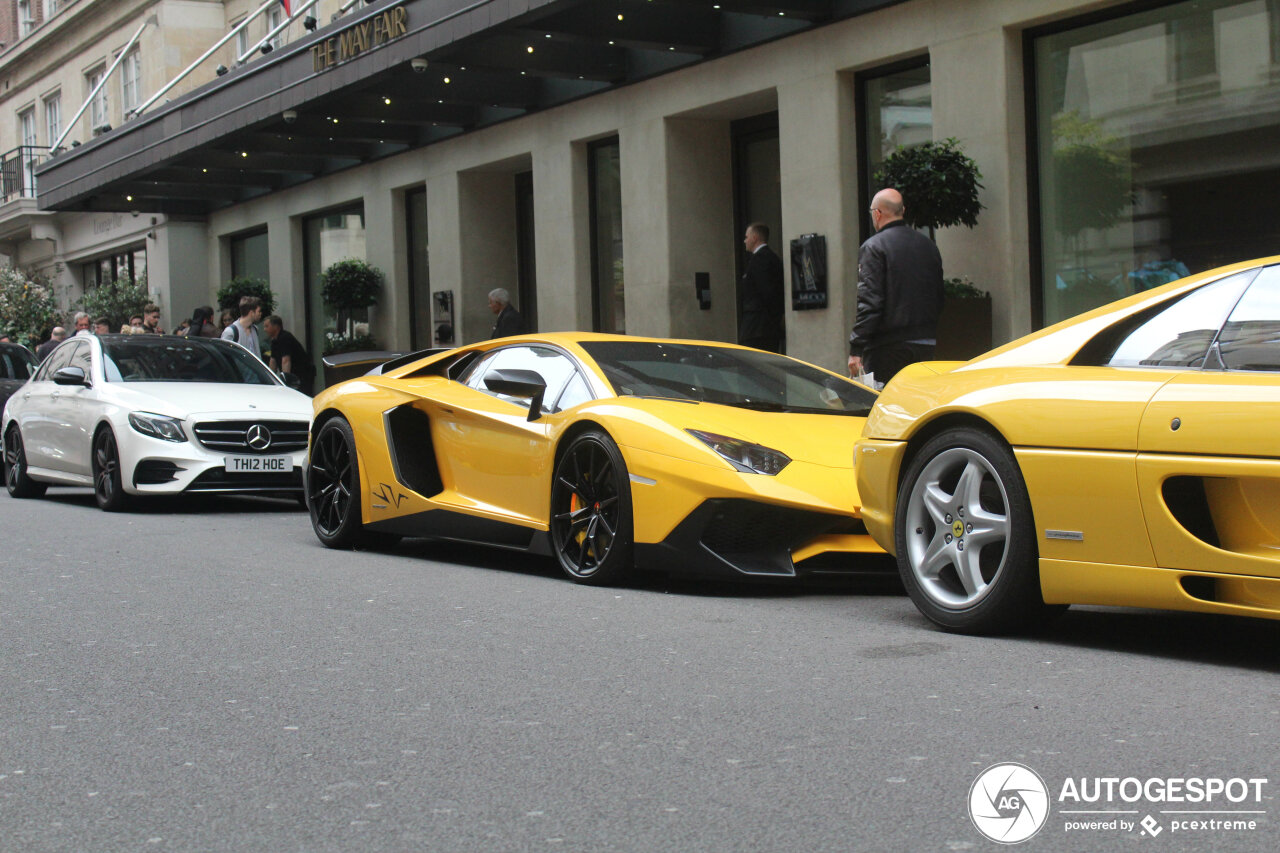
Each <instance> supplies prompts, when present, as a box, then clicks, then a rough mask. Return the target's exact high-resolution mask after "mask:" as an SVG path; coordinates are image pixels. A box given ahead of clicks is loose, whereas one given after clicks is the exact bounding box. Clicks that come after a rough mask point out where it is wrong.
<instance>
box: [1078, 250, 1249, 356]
mask: <svg viewBox="0 0 1280 853" xmlns="http://www.w3.org/2000/svg"><path fill="white" fill-rule="evenodd" d="M1255 275H1257V270H1247V271H1245V272H1242V273H1237V274H1236V275H1232V276H1227V277H1226V278H1224V279H1219V280H1218V281H1215V282H1213V283H1212V284H1207V285H1205V286H1204V287H1201V288H1199V289H1197V290H1193V291H1191V292H1190V293H1188V294H1186V295H1184V296H1182V297H1181V298H1179V299H1177V300H1176V301H1174V302H1171V303H1167V304H1164V305H1161V306H1159V307H1158V309H1156V312H1155V313H1154V315H1152V316H1149V317H1144V318H1143V321H1142V322H1140V323H1139V324H1138V325H1137V326H1136V327H1134V328H1132V329H1131V330H1128V331H1127V334H1125V335H1124V336H1123V338H1122V339H1120V340H1119V342H1118V343H1117V344H1116V346H1115V347H1114V349H1113V350H1112V352H1111V353H1110V356H1109V357H1107V358H1104V359H1103V360H1102V362H1101V363H1103V364H1107V365H1110V366H1111V367H1190V368H1200V367H1202V366H1203V365H1204V361H1205V354H1206V353H1207V352H1208V351H1209V345H1210V344H1212V343H1213V340H1214V338H1215V337H1216V336H1217V334H1218V330H1219V329H1220V328H1222V324H1223V322H1224V321H1225V320H1226V318H1227V315H1228V314H1230V313H1231V309H1232V308H1234V307H1235V304H1236V301H1237V300H1238V299H1239V298H1240V294H1241V293H1243V292H1244V289H1245V288H1246V287H1248V285H1249V282H1250V281H1252V280H1253V278H1254V276H1255Z"/></svg>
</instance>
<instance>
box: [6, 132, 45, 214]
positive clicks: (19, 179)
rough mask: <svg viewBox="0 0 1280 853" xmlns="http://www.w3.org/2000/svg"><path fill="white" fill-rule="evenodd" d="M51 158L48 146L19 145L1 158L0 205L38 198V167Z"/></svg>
mask: <svg viewBox="0 0 1280 853" xmlns="http://www.w3.org/2000/svg"><path fill="white" fill-rule="evenodd" d="M48 156H49V146H47V145H19V146H18V147H17V148H15V149H13V150H12V151H9V152H7V153H6V154H5V155H4V156H3V157H0V204H4V203H6V202H10V201H13V200H14V199H17V198H35V197H36V166H39V165H40V164H41V163H43V162H44V161H45V158H46V157H48Z"/></svg>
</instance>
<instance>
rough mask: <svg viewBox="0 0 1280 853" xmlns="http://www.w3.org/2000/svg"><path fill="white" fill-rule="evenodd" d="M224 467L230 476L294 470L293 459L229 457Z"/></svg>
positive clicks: (289, 457)
mask: <svg viewBox="0 0 1280 853" xmlns="http://www.w3.org/2000/svg"><path fill="white" fill-rule="evenodd" d="M222 466H223V467H224V468H226V470H227V473H228V474H280V473H286V472H289V471H292V470H293V457H291V456H227V457H225V458H224V459H223V460H222Z"/></svg>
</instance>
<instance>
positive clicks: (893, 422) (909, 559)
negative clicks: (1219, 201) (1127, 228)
mask: <svg viewBox="0 0 1280 853" xmlns="http://www.w3.org/2000/svg"><path fill="white" fill-rule="evenodd" d="M1277 412H1280V258H1269V259H1267V260H1263V261H1254V262H1251V263H1244V264H1237V265H1235V266H1230V267H1224V268H1222V269H1217V270H1213V271H1211V272H1207V273H1203V274H1200V275H1195V276H1191V277H1189V278H1185V279H1182V280H1181V281H1176V282H1173V283H1172V284H1168V285H1165V286H1163V287H1159V288H1157V289H1155V290H1150V291H1146V292H1142V293H1138V294H1135V295H1133V296H1130V297H1128V298H1126V299H1123V300H1121V301H1119V302H1116V303H1113V304H1111V305H1108V306H1105V307H1103V308H1099V309H1097V310H1095V311H1092V312H1090V313H1088V314H1084V315H1081V316H1080V317H1077V318H1074V319H1072V320H1068V321H1066V322H1063V323H1060V324H1058V325H1056V326H1053V327H1051V328H1048V329H1045V330H1043V331H1041V332H1038V333H1036V334H1033V335H1030V336H1029V337H1026V338H1023V339H1022V340H1020V341H1015V342H1014V343H1011V344H1008V345H1007V346H1004V347H1001V348H1000V349H997V350H994V351H992V352H990V353H988V354H986V355H984V356H981V357H979V358H977V359H974V360H973V361H970V362H968V363H965V364H955V363H926V364H918V365H913V366H912V367H910V368H908V369H907V370H905V371H904V372H903V373H901V374H899V376H898V377H895V378H894V380H893V381H892V382H891V383H890V384H889V386H888V387H887V388H886V389H885V391H884V392H883V393H882V394H881V396H880V398H879V399H878V401H877V402H876V405H875V408H874V409H873V411H872V413H871V416H870V418H869V419H868V421H867V424H866V429H865V431H864V433H863V437H862V439H861V440H859V441H858V443H857V463H856V464H857V482H858V492H859V494H860V495H861V497H862V503H863V510H862V512H863V518H864V520H865V522H866V525H867V528H868V530H869V531H870V533H871V534H872V536H874V537H875V539H876V541H877V542H879V543H880V544H882V545H884V546H885V548H887V549H889V550H890V551H892V552H894V553H895V554H896V555H897V558H898V568H899V571H900V573H901V575H902V579H903V582H904V584H905V585H906V587H907V591H908V592H909V593H910V595H911V598H912V600H913V601H914V602H915V604H916V606H917V607H919V609H920V610H921V611H922V612H923V613H924V614H925V615H926V616H927V617H928V618H929V619H931V620H933V621H934V622H936V623H937V624H938V625H941V626H942V627H944V628H948V629H952V630H959V631H969V632H974V633H991V632H998V631H1007V630H1013V629H1017V628H1021V627H1026V626H1029V625H1030V624H1033V623H1034V622H1035V621H1036V620H1038V619H1040V618H1042V617H1043V616H1045V615H1046V613H1047V612H1049V611H1053V610H1055V609H1058V610H1060V609H1062V606H1063V605H1068V604H1102V605H1127V606H1138V607H1156V608H1168V609H1178V610H1198V611H1205V612H1210V613H1237V614H1243V615H1250V616H1267V617H1271V618H1280V460H1278V459H1277V456H1280V437H1278V436H1280V431H1278V430H1277V417H1276V415H1277Z"/></svg>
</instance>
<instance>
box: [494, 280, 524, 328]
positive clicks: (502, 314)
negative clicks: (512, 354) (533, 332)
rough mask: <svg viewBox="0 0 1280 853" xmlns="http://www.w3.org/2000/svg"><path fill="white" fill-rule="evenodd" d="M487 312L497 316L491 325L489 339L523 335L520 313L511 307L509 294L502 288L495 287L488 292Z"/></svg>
mask: <svg viewBox="0 0 1280 853" xmlns="http://www.w3.org/2000/svg"><path fill="white" fill-rule="evenodd" d="M489 310H490V311H492V312H493V313H494V314H497V315H498V321H497V322H496V323H494V324H493V334H491V335H489V337H490V338H505V337H509V336H511V335H522V334H524V318H523V317H521V316H520V312H519V311H517V310H516V309H515V308H512V307H511V294H510V293H509V292H508V291H507V289H506V288H504V287H496V288H494V289H493V290H491V291H489Z"/></svg>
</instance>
